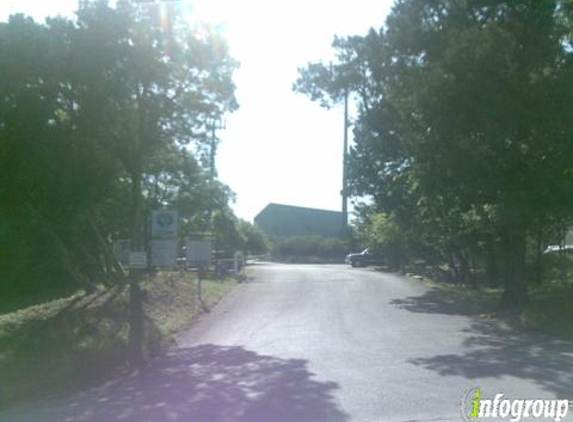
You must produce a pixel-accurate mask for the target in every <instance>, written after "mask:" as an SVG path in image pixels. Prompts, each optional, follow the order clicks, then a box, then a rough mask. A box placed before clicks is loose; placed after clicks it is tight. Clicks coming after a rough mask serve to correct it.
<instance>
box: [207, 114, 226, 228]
mask: <svg viewBox="0 0 573 422" xmlns="http://www.w3.org/2000/svg"><path fill="white" fill-rule="evenodd" d="M225 127H226V126H225V122H224V121H223V120H221V118H220V117H219V118H213V120H212V121H211V151H210V152H211V155H210V156H209V186H210V187H211V189H213V188H214V182H215V175H216V169H215V158H216V155H217V136H216V134H215V131H216V130H217V129H225ZM212 214H213V204H212V203H211V202H210V203H209V210H208V213H207V227H208V229H209V230H210V229H211V215H212Z"/></svg>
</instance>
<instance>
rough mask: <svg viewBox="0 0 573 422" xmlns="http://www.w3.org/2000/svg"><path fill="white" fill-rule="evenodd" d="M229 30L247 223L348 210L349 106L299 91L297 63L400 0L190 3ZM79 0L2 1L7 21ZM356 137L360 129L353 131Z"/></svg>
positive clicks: (63, 10) (226, 160)
mask: <svg viewBox="0 0 573 422" xmlns="http://www.w3.org/2000/svg"><path fill="white" fill-rule="evenodd" d="M183 1H186V2H190V3H192V5H193V9H194V10H195V12H196V13H197V15H198V16H199V18H200V19H201V20H204V21H206V22H209V23H212V24H215V25H217V26H218V27H219V28H221V30H222V31H224V33H225V34H226V37H227V39H228V42H229V46H230V50H231V54H232V56H233V57H234V58H235V59H237V60H239V62H240V63H241V67H240V69H239V70H238V71H237V72H236V74H235V78H234V79H235V83H236V85H237V91H236V95H237V99H238V101H239V104H240V108H239V110H237V111H236V112H235V113H233V114H232V115H230V116H228V118H227V120H226V129H225V130H221V131H219V132H218V135H219V137H220V138H221V140H222V144H221V146H220V148H219V150H218V155H217V169H218V172H219V178H220V179H221V180H222V181H223V182H224V183H226V184H228V185H229V186H230V187H231V189H232V190H233V191H234V192H235V193H236V194H237V201H236V203H235V204H233V208H234V210H235V212H236V213H237V215H238V216H239V217H241V218H244V219H246V220H252V219H253V217H254V216H255V215H256V214H257V213H258V212H259V211H260V210H261V209H263V208H264V207H265V206H266V205H267V204H268V203H269V202H276V203H283V204H289V205H299V206H305V207H313V208H323V209H332V210H339V209H340V207H341V197H340V189H341V185H342V139H343V114H342V106H339V107H337V108H335V109H332V110H324V109H321V108H320V106H319V105H318V104H317V103H313V102H311V101H310V100H309V99H308V98H307V97H305V96H303V95H301V94H296V93H294V92H292V89H291V88H292V84H293V82H294V81H295V80H296V78H297V75H298V73H297V68H299V67H304V66H305V65H306V63H308V62H309V61H317V60H320V59H323V60H326V61H328V60H329V59H330V58H331V57H332V49H331V48H330V45H331V43H332V40H333V38H334V35H335V34H336V35H341V36H344V35H355V34H360V35H363V34H365V33H366V32H367V31H368V29H369V28H370V27H375V28H376V29H378V28H379V27H380V26H381V25H382V24H383V23H384V20H385V16H386V15H387V14H388V12H389V11H390V8H391V6H392V3H393V0H352V1H350V0H330V1H328V0H289V1H280V2H279V1H269V0H241V1H237V0H183ZM77 4H78V1H77V0H52V1H49V2H47V1H43V0H0V20H5V19H6V18H7V16H8V15H9V14H12V13H17V12H22V13H25V14H29V15H31V16H33V17H34V18H35V19H37V20H40V21H41V20H43V17H45V16H53V15H56V14H61V15H70V16H71V15H72V14H73V11H74V10H75V9H76V7H77ZM350 136H351V133H350Z"/></svg>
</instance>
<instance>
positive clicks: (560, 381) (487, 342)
mask: <svg viewBox="0 0 573 422" xmlns="http://www.w3.org/2000/svg"><path fill="white" fill-rule="evenodd" d="M475 296H476V295H475V294H473V295H468V296H467V297H465V298H463V297H462V298H461V299H460V298H459V296H457V295H456V293H455V292H453V293H450V292H447V291H446V292H442V291H440V290H429V291H428V292H426V293H425V294H423V295H421V296H415V297H407V298H404V299H396V300H393V301H392V302H391V304H393V305H396V306H398V307H399V308H401V309H405V310H408V311H410V312H416V313H424V314H445V315H463V316H467V317H468V319H469V321H468V322H469V325H468V326H467V328H464V329H462V330H461V332H462V333H464V334H466V336H465V338H464V340H463V341H462V348H461V350H462V352H461V353H451V354H441V355H436V356H431V357H421V358H416V359H411V360H409V362H410V363H412V364H414V365H417V366H421V367H424V368H426V369H429V370H432V371H435V372H437V373H438V374H440V375H441V376H462V377H465V378H468V379H479V378H493V379H501V378H504V377H514V378H516V379H521V380H524V381H525V380H528V381H530V382H532V383H534V384H536V385H538V386H540V387H541V388H543V389H544V390H545V391H547V392H548V393H552V394H555V395H556V396H557V397H560V398H570V397H573V344H572V343H571V342H570V341H566V340H559V339H556V338H555V337H552V336H550V335H547V334H544V333H541V332H539V331H531V330H524V329H523V327H519V326H518V325H517V324H516V323H515V318H513V317H515V315H513V316H512V317H511V318H509V317H508V316H503V314H501V317H499V318H498V317H492V316H491V315H484V313H485V314H487V312H488V311H494V310H496V309H497V303H496V302H495V301H489V300H486V301H485V302H484V303H470V302H469V301H468V299H471V298H472V297H475ZM456 299H459V301H456ZM498 316H499V314H498Z"/></svg>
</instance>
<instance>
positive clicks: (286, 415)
mask: <svg viewBox="0 0 573 422" xmlns="http://www.w3.org/2000/svg"><path fill="white" fill-rule="evenodd" d="M312 376H313V374H312V373H310V372H309V371H308V370H307V369H306V361H304V360H298V359H288V360H285V359H278V358H275V357H271V356H264V355H259V354H257V353H254V352H251V351H248V350H245V349H243V348H241V347H220V346H214V345H202V346H197V347H193V348H188V349H179V350H176V351H173V352H171V353H169V354H167V355H165V356H163V357H160V358H158V359H156V360H155V361H153V362H152V364H151V365H150V367H148V368H147V369H146V370H144V371H142V372H140V373H138V374H136V375H132V376H131V377H128V378H125V379H122V380H118V381H116V382H112V383H108V384H107V385H104V386H102V387H99V388H97V389H92V390H89V391H88V392H86V393H82V394H78V395H75V396H74V397H73V398H70V399H67V400H66V402H65V406H64V407H61V406H58V408H57V409H56V408H55V407H54V408H53V409H52V410H51V411H50V410H48V411H47V412H46V413H47V414H44V415H42V420H50V421H51V420H58V421H74V422H75V421H138V422H140V421H146V422H155V421H157V422H159V421H161V422H163V421H193V422H287V421H288V422H330V421H332V422H343V421H345V420H346V416H345V415H344V414H343V413H342V412H341V411H340V410H338V409H337V407H336V405H335V404H334V402H333V400H332V396H331V394H332V392H333V391H334V390H335V389H337V388H338V385H337V384H336V383H333V382H318V381H315V380H313V379H312Z"/></svg>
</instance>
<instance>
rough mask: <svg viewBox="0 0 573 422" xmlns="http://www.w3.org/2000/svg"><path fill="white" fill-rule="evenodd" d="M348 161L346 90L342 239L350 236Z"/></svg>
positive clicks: (346, 100) (345, 105) (345, 102)
mask: <svg viewBox="0 0 573 422" xmlns="http://www.w3.org/2000/svg"><path fill="white" fill-rule="evenodd" d="M347 161H348V89H345V90H344V146H343V150H342V190H341V191H340V194H341V195H342V237H343V238H345V239H346V237H347V236H348V183H347V180H346V179H347V175H346V166H347Z"/></svg>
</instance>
